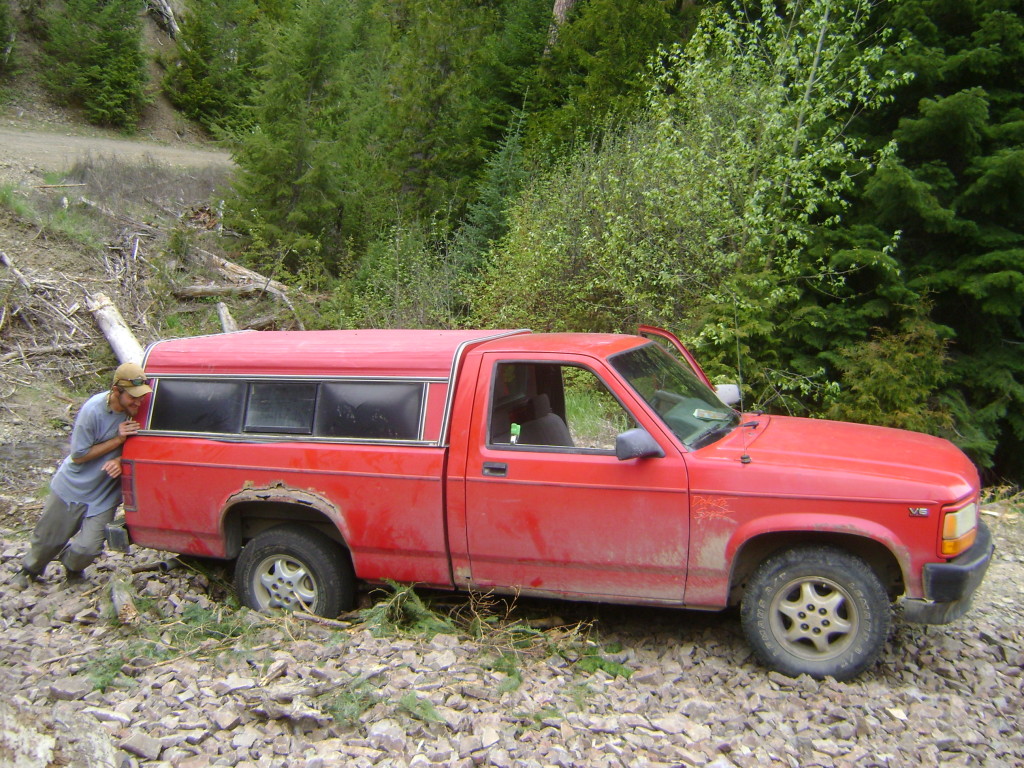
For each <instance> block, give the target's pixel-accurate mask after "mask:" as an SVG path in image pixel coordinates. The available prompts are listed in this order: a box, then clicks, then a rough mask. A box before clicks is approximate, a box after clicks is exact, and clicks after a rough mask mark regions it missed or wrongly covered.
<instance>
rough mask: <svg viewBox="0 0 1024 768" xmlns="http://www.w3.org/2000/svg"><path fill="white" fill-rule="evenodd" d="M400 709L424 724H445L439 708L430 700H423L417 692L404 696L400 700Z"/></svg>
mask: <svg viewBox="0 0 1024 768" xmlns="http://www.w3.org/2000/svg"><path fill="white" fill-rule="evenodd" d="M398 707H399V709H401V710H402V711H403V712H406V713H407V714H409V715H411V716H412V717H414V718H416V719H417V720H421V721H422V722H424V723H428V724H429V723H443V722H444V718H443V717H441V713H440V712H438V711H437V707H435V706H434V704H433V702H431V701H430V700H429V699H421V698H420V697H419V696H417V695H416V693H415V692H412V691H410V692H409V693H406V694H403V695H402V697H401V698H399V700H398Z"/></svg>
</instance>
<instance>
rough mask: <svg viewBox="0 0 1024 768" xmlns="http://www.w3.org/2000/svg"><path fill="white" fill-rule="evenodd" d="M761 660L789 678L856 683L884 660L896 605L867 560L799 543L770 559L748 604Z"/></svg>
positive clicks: (748, 624)
mask: <svg viewBox="0 0 1024 768" xmlns="http://www.w3.org/2000/svg"><path fill="white" fill-rule="evenodd" d="M740 617H741V621H742V622H743V630H744V632H745V633H746V635H747V640H748V641H749V642H750V645H751V646H752V647H753V649H754V651H755V652H756V653H757V655H758V657H760V659H761V660H762V661H763V662H764V663H765V664H767V665H768V666H769V667H771V668H773V669H775V670H778V671H779V672H781V673H783V674H784V675H789V676H791V677H796V676H797V675H801V674H807V675H810V676H811V677H814V678H818V679H821V678H823V677H828V676H832V677H834V678H835V679H837V680H849V679H851V678H853V677H856V676H857V675H858V674H860V673H861V672H863V671H864V669H866V668H867V667H868V666H869V665H870V664H871V663H873V662H874V661H875V659H876V658H878V655H879V654H880V653H881V652H882V648H883V647H884V645H885V642H886V640H887V639H888V637H889V625H890V622H891V619H892V608H891V606H890V603H889V597H888V595H887V594H886V591H885V588H884V587H883V586H882V582H881V581H880V580H879V578H878V576H877V574H875V572H874V571H873V570H872V569H871V567H870V566H869V565H868V564H867V563H866V562H864V561H863V560H861V559H860V558H859V557H856V556H854V555H851V554H849V553H848V552H845V551H843V550H841V549H837V548H834V547H799V548H795V549H790V550H786V551H785V552H781V553H779V554H777V555H773V556H772V557H770V558H768V559H767V560H765V561H764V562H763V563H761V565H760V566H759V567H758V568H757V570H756V571H755V572H754V575H753V576H752V577H751V579H750V583H749V584H748V586H747V590H746V594H745V595H744V598H743V603H742V606H741V609H740Z"/></svg>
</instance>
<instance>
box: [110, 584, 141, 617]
mask: <svg viewBox="0 0 1024 768" xmlns="http://www.w3.org/2000/svg"><path fill="white" fill-rule="evenodd" d="M110 602H112V603H113V604H114V612H115V614H116V616H117V620H118V621H119V622H121V623H122V624H138V623H139V622H140V621H141V620H142V617H141V616H140V615H139V609H138V608H136V607H135V598H133V597H132V593H131V591H130V590H129V589H128V585H127V584H125V583H124V582H123V581H121V580H120V579H111V581H110Z"/></svg>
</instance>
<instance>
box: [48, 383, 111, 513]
mask: <svg viewBox="0 0 1024 768" xmlns="http://www.w3.org/2000/svg"><path fill="white" fill-rule="evenodd" d="M109 394H110V392H109V391H108V392H100V393H99V394H98V395H93V396H92V397H90V398H89V399H88V400H87V401H86V402H85V405H83V406H82V409H81V410H80V411H79V412H78V417H77V418H76V419H75V426H74V429H72V430H71V452H70V453H69V454H68V456H67V458H65V459H64V461H63V463H62V464H61V465H60V469H58V470H57V474H55V475H54V476H53V480H52V481H51V482H50V490H52V491H53V492H54V493H56V494H57V495H58V496H60V498H61V499H63V500H64V501H65V502H67V503H69V504H74V503H78V504H86V505H88V508H87V509H86V512H85V516H86V517H93V516H94V515H98V514H100V513H101V512H106V511H107V510H108V509H112V508H113V507H116V506H117V505H118V504H120V503H121V478H119V477H110V476H109V475H108V474H107V473H106V472H104V471H103V465H104V464H105V463H106V462H107V461H109V460H110V459H116V458H117V457H118V456H120V455H121V447H120V446H118V447H117V448H115V449H114V450H112V451H109V452H108V453H105V454H103V455H102V456H100V457H98V458H95V459H93V460H92V461H87V462H85V463H84V464H75V462H74V461H72V459H73V458H74V457H76V456H78V457H80V456H84V455H85V454H87V453H88V452H89V449H90V448H92V447H93V446H94V445H96V444H97V443H102V442H104V441H106V440H109V439H110V438H112V437H115V436H116V435H117V427H118V425H120V423H121V422H122V421H124V420H125V419H127V418H128V414H127V413H118V412H117V411H113V410H111V409H110V407H109V406H108V405H107V396H108V395H109Z"/></svg>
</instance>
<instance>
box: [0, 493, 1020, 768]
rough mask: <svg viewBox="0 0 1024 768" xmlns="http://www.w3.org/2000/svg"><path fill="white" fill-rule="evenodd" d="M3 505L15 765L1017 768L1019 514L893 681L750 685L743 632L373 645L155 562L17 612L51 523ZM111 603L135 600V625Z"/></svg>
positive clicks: (116, 568) (1002, 522)
mask: <svg viewBox="0 0 1024 768" xmlns="http://www.w3.org/2000/svg"><path fill="white" fill-rule="evenodd" d="M7 502H8V505H9V508H8V514H7V515H6V516H5V517H0V526H7V527H6V528H2V527H0V536H2V539H0V582H2V583H0V615H2V618H0V621H2V637H3V643H2V648H0V686H2V690H3V691H5V692H6V696H5V697H4V700H3V701H2V702H0V765H12V766H14V765H17V766H18V768H33V767H34V766H50V765H68V766H88V767H89V768H92V767H93V766H104V765H110V766H118V767H119V768H122V767H123V768H128V767H130V766H147V767H149V766H162V765H170V766H181V767H182V768H200V767H201V766H214V765H225V766H246V767H248V766H267V767H268V768H269V767H270V766H281V767H283V766H303V767H305V768H316V767H318V766H342V765H344V766H395V767H398V766H419V767H422V768H426V767H427V766H435V765H438V766H464V767H465V768H469V766H478V765H484V766H487V765H492V766H498V767H499V768H502V767H506V766H522V767H523V768H541V767H545V768H546V767H547V766H561V767H563V768H565V767H567V766H587V767H588V768H589V767H591V766H593V767H595V768H600V767H602V766H714V767H715V768H728V767H729V766H744V767H745V766H751V767H752V766H793V767H796V766H801V767H803V766H858V767H860V766H919V765H920V766H935V765H938V764H940V763H941V764H942V765H944V766H945V765H952V766H960V765H962V766H1021V765H1024V735H1022V731H1024V728H1022V726H1024V708H1022V706H1021V702H1022V700H1024V697H1022V693H1024V690H1022V688H1024V671H1022V666H1024V633H1022V626H1024V616H1022V614H1024V609H1022V603H1021V586H1020V585H1021V583H1024V578H1022V577H1024V543H1022V540H1024V536H1022V532H1024V520H1021V519H1020V517H1019V515H1018V514H1015V513H1014V512H1012V511H1002V512H997V513H994V514H989V515H988V516H987V517H986V519H987V520H988V522H989V524H990V525H991V526H992V527H993V531H994V534H995V538H996V545H997V557H996V560H995V561H994V562H993V564H992V567H991V568H990V570H989V573H988V576H987V579H986V582H985V583H984V584H983V585H982V588H981V590H980V591H979V594H978V599H977V602H976V605H975V607H974V609H973V610H972V612H971V613H969V614H968V615H967V616H966V617H964V618H962V619H960V620H959V621H957V622H955V623H954V624H952V625H949V626H946V627H921V626H917V625H909V624H905V623H903V622H901V621H899V620H897V621H896V622H895V625H894V627H895V628H894V631H893V634H892V637H891V640H890V642H889V644H888V646H887V648H886V651H885V653H884V654H883V657H882V659H881V660H880V662H879V663H878V664H877V666H876V667H874V668H873V669H870V670H869V671H868V672H867V673H865V674H864V675H862V676H861V677H860V678H859V679H858V680H856V681H853V682H850V683H837V682H834V681H831V680H826V681H824V682H816V681H814V680H811V679H809V678H806V677H804V678H798V679H789V678H786V677H783V676H781V675H778V674H776V673H773V672H769V671H767V670H765V669H764V668H763V667H761V666H759V665H757V664H756V662H755V661H754V659H753V657H752V655H751V653H750V651H749V649H748V648H747V646H746V643H745V641H744V640H743V637H742V634H741V631H740V628H739V623H738V619H737V617H736V615H735V614H734V613H725V614H702V613H694V612H681V611H667V610H665V611H662V610H651V609H646V608H643V609H641V608H621V607H608V606H599V605H590V604H583V605H577V604H565V603H544V602H532V601H521V603H520V604H519V605H517V606H515V608H514V609H513V613H512V616H511V617H510V618H511V619H514V620H518V621H519V624H518V626H520V627H521V626H523V625H524V624H525V622H526V621H533V624H534V625H535V626H544V627H549V628H547V629H544V630H543V631H541V630H539V629H538V630H536V637H534V639H533V640H532V642H531V643H529V645H528V647H525V648H517V647H516V646H515V644H514V643H513V638H512V636H511V634H509V633H506V632H501V631H498V630H497V629H495V630H492V631H491V632H490V633H489V634H488V635H486V636H485V637H484V638H483V639H476V640H474V639H471V638H470V637H469V636H468V635H466V634H460V633H455V634H451V633H446V634H437V635H434V636H433V637H431V636H429V635H427V634H425V633H419V634H413V635H389V636H376V635H375V634H374V632H373V631H372V630H371V628H370V627H369V626H368V625H366V624H365V623H361V622H360V621H359V617H358V616H356V615H353V616H352V617H348V618H350V619H351V621H346V622H335V623H327V622H322V621H320V622H318V621H312V620H302V619H296V618H288V619H280V618H279V619H269V618H265V617H262V616H259V615H258V614H254V613H251V612H248V611H237V610H232V609H228V608H226V607H225V601H226V600H228V599H229V598H230V593H229V590H228V588H227V587H226V586H225V584H226V579H227V578H228V577H229V574H228V573H227V572H226V571H224V570H219V569H217V568H214V569H212V570H211V569H209V568H197V567H196V564H194V563H187V562H186V563H185V564H177V565H175V567H173V568H171V569H169V570H166V569H165V568H164V567H163V566H162V565H160V564H161V563H163V562H164V558H166V557H167V556H166V555H165V554H163V553H157V552H153V551H150V550H142V549H136V550H135V551H134V552H133V553H132V554H130V555H122V554H119V553H108V554H106V555H104V556H103V557H102V558H101V559H100V560H99V561H97V563H96V564H94V565H93V566H91V567H90V569H89V571H88V575H89V576H90V581H89V583H87V584H85V585H77V586H66V585H65V584H64V583H63V581H62V578H61V575H60V571H59V568H58V567H56V566H51V569H50V571H48V573H47V575H46V578H45V580H44V581H43V582H41V583H39V584H35V585H32V586H30V587H29V588H28V589H27V590H25V591H18V590H16V589H15V588H14V587H13V585H11V584H10V583H9V579H10V578H11V577H12V576H13V574H14V573H15V571H16V568H17V565H18V559H19V557H20V555H21V553H22V552H23V550H24V546H25V541H24V537H25V531H26V529H27V527H28V525H30V524H31V520H32V517H33V515H34V507H36V506H37V503H35V502H29V501H28V500H27V499H21V500H20V501H18V500H17V499H12V498H10V497H7ZM11 505H14V506H16V509H10V506H11ZM996 515H998V516H996ZM173 563H174V561H172V564H173ZM112 592H116V593H117V594H118V595H123V594H124V593H125V592H129V593H130V594H133V595H134V602H133V603H122V602H120V601H119V602H118V605H120V606H121V610H120V617H118V615H117V611H116V609H115V608H113V607H112V605H113V604H112V603H111V594H112ZM364 597H365V596H364ZM445 602H446V603H447V604H449V605H451V604H455V605H459V606H461V607H462V611H463V613H464V614H465V613H467V612H468V611H469V609H470V608H471V607H473V606H471V605H470V604H469V603H467V602H466V601H465V600H455V601H454V603H453V601H452V599H451V598H449V599H447V600H446V601H445ZM133 607H134V609H135V610H136V611H137V614H136V613H134V612H133V611H132V608H133ZM538 617H539V621H538V620H536V619H538ZM502 618H503V619H504V618H505V617H504V616H503V617H502ZM577 622H582V623H581V624H577ZM19 745H20V746H19ZM19 750H20V751H19ZM15 755H16V757H15ZM5 759H6V760H8V762H4V761H5Z"/></svg>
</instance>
